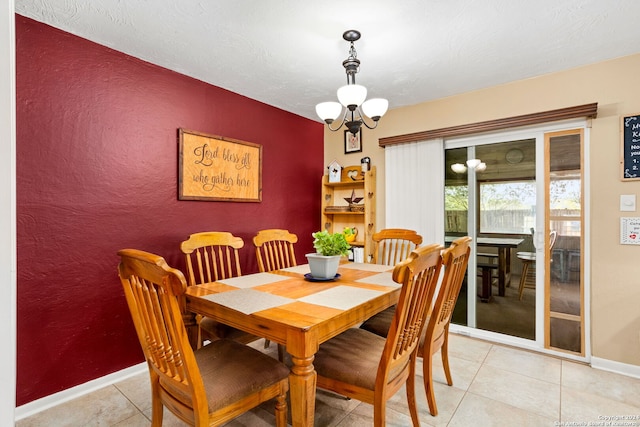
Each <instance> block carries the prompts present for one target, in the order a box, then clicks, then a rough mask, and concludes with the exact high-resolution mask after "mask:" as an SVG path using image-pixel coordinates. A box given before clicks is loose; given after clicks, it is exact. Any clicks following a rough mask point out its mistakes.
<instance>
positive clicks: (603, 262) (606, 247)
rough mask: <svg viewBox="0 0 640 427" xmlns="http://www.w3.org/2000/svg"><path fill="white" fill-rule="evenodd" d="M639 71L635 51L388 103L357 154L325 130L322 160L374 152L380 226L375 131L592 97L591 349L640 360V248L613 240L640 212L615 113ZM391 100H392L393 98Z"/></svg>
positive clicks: (631, 96) (628, 100)
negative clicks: (629, 204)
mask: <svg viewBox="0 0 640 427" xmlns="http://www.w3.org/2000/svg"><path fill="white" fill-rule="evenodd" d="M638 75H640V55H633V56H628V57H624V58H620V59H616V60H612V61H607V62H602V63H599V64H595V65H590V66H586V67H581V68H576V69H573V70H570V71H565V72H561V73H556V74H550V75H545V76H541V77H536V78H531V79H527V80H521V81H518V82H514V83H510V84H505V85H502V86H496V87H492V88H489V89H484V90H479V91H475V92H469V93H465V94H461V95H457V96H452V97H449V98H445V99H440V100H437V101H433V102H425V103H423V104H418V105H415V106H411V107H404V108H398V109H392V110H391V111H389V113H387V115H386V116H385V117H383V119H382V120H381V122H380V125H379V127H378V129H376V130H373V131H371V130H368V129H365V130H364V131H363V152H362V153H356V154H348V155H345V154H344V149H343V134H342V131H340V132H329V131H325V164H329V162H331V161H332V160H333V159H337V160H338V162H339V163H340V164H342V165H343V166H348V165H353V164H359V162H360V158H361V157H363V156H369V157H371V160H372V164H374V165H376V166H377V168H378V185H377V188H378V199H377V200H378V205H377V209H376V210H377V215H378V216H377V228H378V229H380V228H384V221H385V216H384V214H385V210H384V201H385V197H384V176H385V174H384V149H382V148H380V147H379V146H378V144H377V141H378V139H379V138H382V137H388V136H394V135H401V134H407V133H412V132H419V131H424V130H430V129H438V128H443V127H448V126H455V125H461V124H466V123H474V122H480V121H484V120H492V119H499V118H503V117H510V116H517V115H521V114H529V113H536V112H540V111H547V110H553V109H557V108H565V107H571V106H575V105H581V104H588V103H592V102H597V103H598V116H597V118H596V119H594V120H593V122H592V129H591V148H590V156H591V168H590V178H589V179H590V192H591V202H590V205H589V207H590V213H591V225H590V227H589V229H588V232H589V237H590V239H591V241H590V245H589V248H590V252H591V266H590V267H586V270H587V274H589V272H590V274H591V307H590V314H591V340H592V356H594V357H598V358H603V359H608V360H611V361H615V362H621V363H627V364H633V365H640V271H638V268H637V265H638V264H639V263H640V247H637V246H622V245H620V244H619V243H618V242H619V218H620V217H621V216H640V213H639V212H640V211H637V212H635V213H633V212H626V213H621V212H620V211H619V197H620V195H621V194H636V195H637V196H640V181H633V182H621V181H620V178H619V177H620V163H619V154H620V116H621V115H626V114H632V113H639V112H640V84H637V83H636V80H637V77H638ZM364 84H366V82H365V83H364ZM390 103H391V106H392V107H393V98H392V97H391V99H390ZM639 200H640V199H639ZM589 269H590V271H589ZM587 309H588V310H589V308H587Z"/></svg>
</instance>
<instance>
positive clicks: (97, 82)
mask: <svg viewBox="0 0 640 427" xmlns="http://www.w3.org/2000/svg"><path fill="white" fill-rule="evenodd" d="M16 43H17V46H16V55H17V60H16V68H17V69H16V72H17V102H16V104H17V120H16V121H17V215H18V217H17V223H18V229H17V233H18V238H17V245H18V355H17V356H18V372H17V404H18V405H23V404H25V403H28V402H30V401H33V400H35V399H38V398H41V397H43V396H47V395H50V394H53V393H55V392H59V391H61V390H64V389H67V388H69V387H72V386H75V385H78V384H81V383H84V382H87V381H89V380H92V379H95V378H98V377H101V376H104V375H106V374H109V373H111V372H115V371H118V370H120V369H123V368H126V367H128V366H131V365H134V364H136V363H140V362H142V361H143V356H142V351H141V349H140V345H139V343H138V341H137V337H136V335H135V332H134V329H133V324H132V322H131V318H130V315H129V312H128V310H127V307H126V302H125V299H124V295H123V292H122V286H121V284H120V282H119V279H118V276H117V272H116V267H117V264H118V257H117V256H116V251H117V250H119V249H121V248H137V249H142V250H146V251H150V252H154V253H157V254H159V255H162V256H164V257H165V259H166V260H167V262H168V263H169V264H170V265H173V266H176V267H178V268H183V266H184V263H183V260H182V256H181V253H180V250H179V244H180V242H181V241H182V240H184V239H186V238H187V237H188V235H189V234H190V233H194V232H198V231H206V230H220V231H229V232H231V233H233V234H236V235H238V236H240V237H242V238H243V239H244V240H245V247H244V248H243V249H242V250H241V254H242V255H241V256H242V259H241V262H242V265H243V270H244V272H245V273H251V272H255V271H257V263H256V261H255V254H254V252H253V246H252V243H251V238H252V237H253V235H254V234H255V232H256V231H257V230H259V229H262V228H287V229H289V230H290V231H291V232H294V233H296V234H298V236H299V238H300V241H299V243H298V245H297V247H296V252H297V256H298V261H299V262H305V260H304V254H305V253H307V252H310V251H311V250H312V243H311V242H312V238H311V233H312V232H313V231H315V230H316V229H318V228H319V226H320V224H319V222H320V213H319V211H320V178H321V176H322V174H323V170H324V166H323V127H322V124H321V123H317V122H314V121H311V120H308V119H305V118H302V117H299V116H296V115H294V114H291V113H288V112H285V111H282V110H279V109H277V108H274V107H271V106H268V105H266V104H263V103H260V102H257V101H254V100H251V99H249V98H246V97H243V96H240V95H238V94H235V93H232V92H229V91H226V90H223V89H221V88H218V87H215V86H211V85H209V84H205V83H203V82H201V81H198V80H195V79H192V78H189V77H186V76H184V75H181V74H178V73H175V72H172V71H169V70H167V69H164V68H161V67H158V66H156V65H152V64H149V63H146V62H144V61H141V60H139V59H136V58H133V57H130V56H127V55H125V54H123V53H121V52H117V51H114V50H111V49H108V48H106V47H104V46H100V45H98V44H95V43H92V42H89V41H87V40H85V39H81V38H79V37H76V36H74V35H71V34H68V33H65V32H63V31H61V30H58V29H55V28H52V27H50V26H47V25H44V24H42V23H39V22H36V21H33V20H30V19H28V18H25V17H22V16H16ZM212 60H214V59H212ZM215 60H220V59H219V58H217V59H215ZM181 127H182V128H185V129H190V130H195V131H199V132H203V133H208V134H213V135H221V136H225V137H230V138H235V139H240V140H244V141H249V142H253V143H257V144H262V146H263V164H262V170H263V175H262V178H263V194H262V196H263V199H262V202H261V203H236V202H204V201H179V200H178V199H177V188H178V187H177V182H178V177H177V174H178V172H177V171H178V160H177V156H178V142H177V141H178V139H177V138H178V128H181Z"/></svg>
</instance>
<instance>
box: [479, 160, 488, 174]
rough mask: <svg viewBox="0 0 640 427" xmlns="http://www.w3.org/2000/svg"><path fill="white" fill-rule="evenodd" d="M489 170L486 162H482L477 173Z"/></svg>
mask: <svg viewBox="0 0 640 427" xmlns="http://www.w3.org/2000/svg"><path fill="white" fill-rule="evenodd" d="M486 169H487V164H486V163H485V162H481V163H479V164H478V166H476V172H483V171H485V170H486Z"/></svg>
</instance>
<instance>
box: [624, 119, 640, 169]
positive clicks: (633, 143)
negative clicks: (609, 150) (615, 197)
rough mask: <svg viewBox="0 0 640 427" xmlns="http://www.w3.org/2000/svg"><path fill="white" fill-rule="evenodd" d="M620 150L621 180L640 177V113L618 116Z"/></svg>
mask: <svg viewBox="0 0 640 427" xmlns="http://www.w3.org/2000/svg"><path fill="white" fill-rule="evenodd" d="M620 120H621V122H620V134H621V140H622V141H621V143H622V147H621V150H620V157H621V159H620V164H621V166H622V171H621V172H622V173H621V175H622V176H621V178H622V180H623V181H632V180H638V179H640V114H630V115H627V116H622V117H621V118H620Z"/></svg>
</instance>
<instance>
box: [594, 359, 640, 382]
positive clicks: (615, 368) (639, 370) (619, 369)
mask: <svg viewBox="0 0 640 427" xmlns="http://www.w3.org/2000/svg"><path fill="white" fill-rule="evenodd" d="M591 367H592V368H596V369H602V370H603V371H609V372H614V373H616V374H621V375H626V376H628V377H634V378H640V366H638V365H630V364H628V363H621V362H614V361H613V360H609V359H601V358H599V357H593V356H592V357H591Z"/></svg>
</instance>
